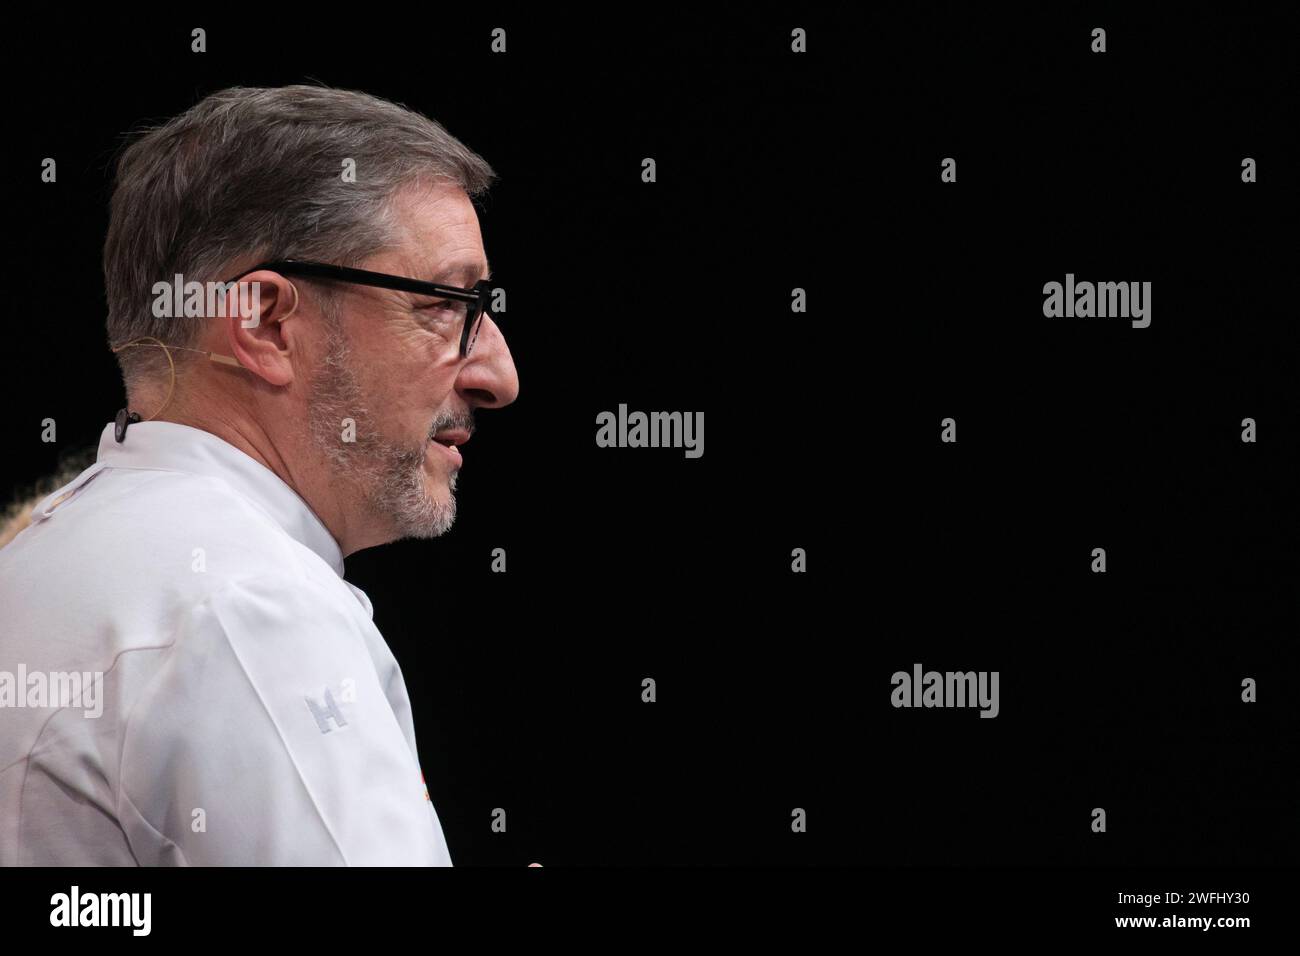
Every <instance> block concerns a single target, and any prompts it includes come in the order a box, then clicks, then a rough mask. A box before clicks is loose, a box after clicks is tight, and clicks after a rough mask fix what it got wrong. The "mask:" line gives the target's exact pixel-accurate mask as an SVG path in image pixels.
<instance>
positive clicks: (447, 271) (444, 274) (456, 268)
mask: <svg viewBox="0 0 1300 956" xmlns="http://www.w3.org/2000/svg"><path fill="white" fill-rule="evenodd" d="M483 270H486V271H485V272H484V275H483V278H484V279H491V278H492V263H490V262H488V260H487V257H486V256H485V257H484V258H483V261H482V262H481V263H480V262H453V263H451V264H449V265H445V266H443V267H442V268H441V269H439V270H438V271H437V272H435V273H434V275H433V278H432V279H431V280H429V281H431V282H438V283H441V284H444V285H445V284H447V280H448V279H456V278H459V277H462V276H463V277H465V279H469V278H473V277H474V276H476V275H478V274H479V272H480V271H483ZM462 281H463V280H462ZM468 287H469V283H466V284H465V286H464V288H468Z"/></svg>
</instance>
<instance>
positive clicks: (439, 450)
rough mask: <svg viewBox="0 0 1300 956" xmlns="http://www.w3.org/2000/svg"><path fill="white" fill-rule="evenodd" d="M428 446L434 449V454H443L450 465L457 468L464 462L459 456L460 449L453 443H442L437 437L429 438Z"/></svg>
mask: <svg viewBox="0 0 1300 956" xmlns="http://www.w3.org/2000/svg"><path fill="white" fill-rule="evenodd" d="M429 447H430V448H432V449H433V450H434V454H436V455H442V456H444V457H445V458H446V459H447V461H449V462H450V463H451V464H452V465H454V466H456V467H457V468H459V467H460V466H461V465H463V464H464V463H465V461H464V459H463V458H461V456H460V449H459V448H457V447H456V446H455V445H454V444H450V443H444V442H443V441H441V440H439V439H437V438H430V439H429Z"/></svg>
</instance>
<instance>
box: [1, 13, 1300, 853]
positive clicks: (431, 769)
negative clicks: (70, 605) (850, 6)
mask: <svg viewBox="0 0 1300 956" xmlns="http://www.w3.org/2000/svg"><path fill="white" fill-rule="evenodd" d="M1052 7H1053V9H1052V12H1051V13H1050V14H1048V13H1046V12H1042V13H1039V14H1036V15H1033V16H1029V17H1026V16H1025V15H1023V14H1022V13H1019V12H1017V13H1016V14H1015V15H1011V14H1010V13H1005V14H999V13H992V12H989V11H975V12H972V11H969V10H968V9H967V8H966V5H951V6H948V5H932V6H929V7H926V8H924V9H923V10H918V11H917V12H916V13H913V14H895V13H887V14H886V13H882V12H872V13H870V14H861V13H850V12H849V11H848V10H847V9H840V10H838V11H836V10H827V11H809V10H808V9H807V8H805V7H804V6H803V5H785V6H775V7H766V8H764V7H750V6H749V5H743V6H735V7H733V8H732V9H731V10H730V11H729V12H726V13H721V12H720V13H716V14H702V13H700V12H699V11H692V12H691V13H690V14H689V15H687V14H686V13H684V12H677V13H658V12H656V11H655V10H650V9H644V8H635V10H630V11H629V12H628V14H627V18H622V17H615V16H613V15H611V17H610V18H609V19H586V18H584V17H581V16H579V15H577V14H563V13H562V14H548V15H546V16H543V15H541V14H540V13H539V12H535V13H533V14H532V15H528V16H523V15H519V14H507V13H505V12H497V11H495V10H486V11H485V12H482V13H481V14H476V15H474V16H470V17H457V16H455V15H447V14H444V13H442V12H441V11H439V12H438V13H436V14H435V13H433V12H432V11H431V10H430V9H428V8H420V9H421V10H422V11H423V12H420V13H412V14H410V15H400V16H399V15H385V16H383V17H379V18H378V19H379V20H381V21H382V22H371V23H359V22H357V18H352V17H332V16H329V15H325V14H319V15H316V16H314V17H310V18H306V17H299V16H293V17H290V16H287V15H286V16H283V17H277V16H276V15H274V14H268V13H263V12H258V13H256V14H255V15H254V14H239V15H237V14H236V13H234V12H233V11H227V12H225V13H222V14H220V15H216V14H213V15H188V14H185V15H182V14H170V15H166V16H162V17H148V18H143V17H142V18H140V19H139V20H136V19H131V20H130V22H127V21H126V20H121V21H118V22H116V23H113V22H108V21H105V22H103V23H87V22H86V21H80V22H78V23H76V24H73V23H62V22H59V21H57V20H53V19H51V20H49V21H47V22H44V23H42V24H39V25H28V26H25V27H22V28H19V29H15V30H14V31H12V32H10V34H9V35H8V36H7V38H6V40H5V45H6V47H7V49H6V52H5V58H6V62H7V64H8V67H9V69H10V70H11V71H15V76H20V77H26V78H27V80H26V82H25V83H24V84H22V85H19V86H12V87H11V91H12V92H11V97H10V103H9V106H10V109H11V116H10V123H11V127H10V128H11V134H10V135H11V138H10V148H9V149H7V150H6V151H5V152H6V160H5V162H6V165H11V168H9V169H8V173H9V175H8V176H7V182H8V185H9V190H8V195H7V199H8V201H9V216H10V219H9V221H10V229H8V230H6V234H7V235H6V252H5V262H6V274H7V279H8V282H7V285H8V289H9V292H10V299H9V305H10V312H9V316H8V322H7V333H8V336H7V348H8V362H7V367H8V369H9V373H10V374H9V375H7V376H6V377H5V379H4V384H3V386H0V387H2V388H3V392H4V400H5V407H6V408H7V409H8V411H9V416H10V422H11V429H10V433H9V434H10V439H9V441H8V442H6V450H5V454H6V459H5V464H4V481H3V486H4V490H6V491H8V490H11V489H12V490H15V491H21V490H22V489H23V488H24V487H25V486H27V485H29V484H30V483H31V482H32V481H34V480H36V479H37V478H39V477H40V476H41V475H43V474H47V473H49V472H50V471H52V470H53V469H54V468H55V466H56V464H57V463H58V459H59V458H60V456H63V455H67V454H69V453H70V452H73V451H75V450H77V449H79V448H84V447H85V446H87V445H92V444H94V443H95V442H96V441H97V439H98V435H99V432H100V430H101V429H102V427H103V426H104V424H105V423H106V422H108V421H109V420H110V419H111V417H112V415H113V414H114V413H115V412H116V410H117V408H118V407H120V405H121V404H122V393H121V386H120V381H119V379H118V375H117V371H116V366H115V363H114V362H113V359H112V357H111V355H110V354H109V352H108V350H107V348H106V344H105V336H104V328H103V317H104V310H105V307H104V302H103V288H102V279H101V274H100V271H99V270H100V254H101V251H102V242H103V236H104V231H105V228H106V216H107V199H108V195H109V189H110V173H111V162H112V157H113V155H114V151H115V149H116V148H117V146H118V144H119V143H120V141H121V140H120V136H121V134H122V133H123V132H124V131H126V130H128V129H129V128H131V127H132V126H134V125H136V124H138V123H140V122H142V121H146V120H153V121H162V120H164V119H166V118H167V117H170V116H172V115H174V114H176V113H178V112H180V111H181V110H183V109H185V108H187V107H189V106H190V105H192V104H193V103H194V102H196V101H197V99H199V98H201V97H202V96H203V95H206V94H207V93H209V92H212V91H214V90H217V89H220V88H223V87H226V86H230V85H244V86H262V85H281V84H286V83H292V82H302V81H305V80H314V81H319V82H324V83H327V84H329V85H332V86H339V87H346V88H353V89H361V90H365V91H366V92H369V93H373V94H377V95H380V96H385V97H387V98H390V99H393V100H396V101H398V102H402V103H405V104H406V105H408V106H410V107H411V108H413V109H416V110H419V111H421V112H424V113H426V114H428V115H430V116H432V117H434V118H435V119H437V120H438V121H439V122H441V123H443V124H444V125H445V126H446V127H447V128H448V129H449V130H450V131H451V132H452V133H453V134H454V135H456V136H457V137H459V138H461V139H462V140H464V141H465V142H466V144H467V145H469V146H470V147H471V148H472V149H474V150H475V151H477V152H479V153H480V154H482V155H483V156H484V157H485V158H486V159H487V160H488V161H489V162H490V163H491V164H492V165H493V166H494V167H495V168H496V170H497V172H498V173H499V174H500V176H501V179H500V181H499V183H498V184H497V185H496V186H495V187H494V189H493V190H492V193H491V194H490V197H489V198H488V199H487V200H486V202H485V205H484V209H483V215H482V226H483V232H484V240H485V245H486V249H487V252H488V255H489V258H490V259H491V262H492V266H493V271H494V275H495V276H496V278H497V281H498V284H500V285H501V286H503V287H505V288H506V289H507V290H508V295H509V311H508V313H507V314H506V315H505V316H504V317H502V318H501V320H500V322H499V324H500V326H501V328H502V330H503V332H504V334H505V335H506V337H507V341H508V343H509V345H510V348H511V350H512V353H513V355H514V359H515V363H516V366H517V369H518V372H519V377H520V385H521V390H520V395H519V399H518V401H517V402H516V403H515V404H514V405H513V406H511V407H509V408H507V409H504V410H501V411H496V412H482V413H480V414H479V415H478V416H477V418H476V423H477V425H478V431H477V433H476V435H475V438H474V442H473V444H472V445H471V446H470V447H469V449H468V450H467V454H466V464H465V467H464V470H463V471H462V474H461V479H460V484H459V490H458V492H457V497H458V502H459V517H458V519H457V522H456V525H455V527H454V528H453V530H452V531H451V532H450V533H449V534H448V535H446V536H445V537H444V538H442V539H439V540H437V541H434V542H428V541H420V542H417V541H408V542H400V543H396V544H393V545H389V546H386V547H383V548H378V549H373V550H370V551H366V552H360V553H358V554H355V555H353V556H351V557H350V558H349V559H348V561H347V577H348V579H349V580H351V581H352V582H353V583H355V584H357V585H358V586H359V587H361V588H363V589H364V590H365V591H366V592H367V593H368V594H369V596H370V597H371V599H372V601H373V603H374V605H375V620H376V623H377V624H378V626H379V628H380V630H381V631H382V632H383V634H384V635H385V637H386V638H387V640H388V641H389V643H390V645H391V646H392V648H393V650H394V653H395V654H396V656H397V658H398V660H399V662H400V663H401V666H402V669H403V672H404V674H405V678H406V683H407V687H408V690H409V693H410V696H411V698H412V701H413V704H414V706H415V710H416V733H417V738H418V741H419V746H420V755H421V763H422V767H423V770H424V773H425V776H426V779H427V781H428V786H429V790H430V793H431V795H432V798H433V801H434V805H435V806H436V807H437V809H438V813H439V816H440V818H441V820H442V824H443V828H444V831H445V833H446V836H447V840H448V844H449V847H450V849H451V853H452V858H453V861H454V862H455V863H456V864H457V865H458V866H464V865H493V864H500V865H507V866H522V865H523V864H525V863H528V862H532V861H534V860H539V861H541V862H543V863H544V864H546V865H547V866H548V867H551V866H563V865H566V864H573V865H608V864H796V865H802V864H872V865H896V864H958V865H984V864H1001V863H1008V864H1027V865H1043V866H1046V865H1061V864H1069V865H1074V864H1079V865H1112V866H1113V865H1126V864H1153V865H1154V864H1159V865H1191V864H1198V865H1221V864H1230V865H1240V864H1283V863H1285V864H1293V863H1294V862H1295V860H1296V859H1297V850H1300V823H1297V808H1298V807H1300V784H1298V783H1297V775H1296V773H1295V767H1296V760H1297V756H1300V755H1298V754H1297V747H1296V730H1297V724H1296V700H1295V696H1296V675H1297V666H1296V665H1297V653H1296V650H1295V642H1296V637H1297V634H1298V633H1300V628H1298V627H1297V625H1298V624H1300V614H1298V613H1297V599H1296V582H1297V571H1300V561H1298V560H1297V552H1298V546H1297V541H1298V540H1300V539H1298V538H1297V532H1300V520H1297V506H1296V502H1295V497H1296V495H1295V491H1296V487H1297V480H1296V479H1297V472H1298V471H1300V469H1297V445H1298V435H1300V432H1298V425H1300V422H1298V421H1297V417H1298V415H1297V413H1298V412H1300V402H1298V401H1297V395H1296V358H1297V355H1298V354H1300V351H1298V349H1297V346H1300V342H1298V341H1297V332H1296V324H1295V320H1296V312H1295V303H1296V300H1295V294H1294V282H1295V269H1294V263H1295V239H1294V227H1295V222H1296V216H1295V213H1296V207H1295V176H1296V153H1295V145H1294V140H1293V139H1291V138H1290V136H1289V134H1290V133H1291V132H1292V130H1293V128H1294V123H1295V115H1296V113H1295V102H1296V100H1295V93H1296V86H1295V62H1296V57H1295V31H1294V29H1293V26H1292V25H1291V24H1288V23H1286V22H1285V21H1284V20H1283V19H1282V18H1281V17H1280V16H1279V15H1277V14H1274V13H1267V14H1263V13H1257V14H1239V13H1232V14H1229V13H1226V12H1223V11H1210V10H1209V9H1208V8H1201V7H1197V6H1194V5H1193V6H1183V5H1180V6H1179V7H1177V8H1176V9H1172V8H1171V10H1170V13H1169V14H1168V15H1167V16H1157V15H1154V14H1153V15H1151V16H1150V17H1149V18H1147V19H1145V20H1142V19H1135V18H1134V17H1133V16H1132V15H1131V14H1130V15H1120V14H1118V13H1113V12H1110V11H1108V9H1107V8H1099V7H1097V6H1095V5H1092V4H1086V5H1085V4H1064V5H1052ZM308 20H310V22H307V21H308ZM194 26H203V27H205V28H206V29H207V36H208V52H207V53H206V54H193V53H190V52H189V43H190V41H189V31H190V29H191V28H192V27H194ZM495 26H504V27H505V28H506V29H507V34H508V51H509V52H508V53H507V54H505V55H493V54H492V53H490V52H489V32H490V30H491V29H492V28H493V27H495ZM795 26H802V27H804V28H806V29H807V31H808V47H809V52H808V53H807V54H805V55H795V54H792V53H791V52H790V51H789V42H790V41H789V33H790V30H791V28H793V27H795ZM1094 26H1102V27H1105V28H1106V29H1107V33H1108V37H1107V41H1108V51H1107V52H1106V53H1105V54H1101V55H1097V54H1093V53H1091V52H1090V50H1089V46H1090V42H1091V38H1090V33H1091V30H1092V28H1093V27H1094ZM46 156H53V157H55V158H56V159H57V160H58V164H59V165H58V173H59V176H58V183H57V184H56V185H48V184H44V183H42V182H40V177H39V172H40V162H41V160H42V159H43V158H44V157H46ZM646 156H652V157H654V158H655V159H656V162H657V166H658V182H657V183H654V184H645V183H642V182H641V181H640V168H641V167H640V163H641V160H642V158H643V157H646ZM948 156H951V157H955V158H956V159H957V161H958V181H957V183H955V184H943V183H941V182H940V181H939V164H940V161H941V159H943V158H944V157H948ZM1246 156H1250V157H1253V158H1255V159H1256V161H1257V162H1258V177H1259V182H1257V183H1255V184H1252V185H1246V184H1243V183H1242V182H1241V178H1240V173H1241V160H1242V158H1243V157H1246ZM1284 226H1289V228H1284ZM1067 272H1073V273H1074V274H1075V275H1076V278H1077V279H1078V280H1080V281H1082V280H1089V281H1142V280H1148V281H1151V282H1152V285H1153V290H1152V324H1151V326H1150V327H1149V328H1147V329H1133V328H1131V327H1130V324H1129V322H1127V321H1125V320H1098V319H1093V320H1078V319H1061V320H1049V319H1045V318H1044V317H1043V315H1042V286H1043V284H1044V283H1045V282H1048V281H1057V282H1063V281H1064V277H1065V274H1066V273H1067ZM795 287H801V288H804V289H806V290H807V294H808V303H809V310H808V312H807V314H793V313H791V311H790V305H789V303H790V294H791V289H793V288H795ZM575 288H577V289H580V290H581V294H580V295H573V294H572V291H571V290H573V289H575ZM566 290H568V294H565V293H566ZM620 403H626V404H627V405H628V407H629V408H630V409H634V410H642V411H660V410H663V411H684V412H685V411H689V412H694V411H703V412H704V413H705V419H706V428H705V454H704V456H703V457H702V458H700V459H687V458H685V456H684V455H683V453H682V452H681V450H670V449H600V448H597V447H596V445H595V442H594V432H595V418H596V415H597V414H598V413H599V412H601V411H606V410H609V411H616V410H617V408H618V406H619V404H620ZM948 416H951V417H954V418H955V419H956V420H957V423H958V426H957V428H958V439H959V440H958V442H957V443H956V444H955V445H954V444H943V443H941V442H940V440H939V434H940V421H941V420H942V419H943V418H945V417H948ZM46 417H49V418H54V419H55V420H56V421H57V423H58V435H59V441H58V442H57V444H54V445H50V444H43V443H42V442H41V441H40V432H41V424H40V423H41V420H42V419H44V418H46ZM1245 417H1251V418H1254V419H1255V420H1256V421H1257V422H1258V433H1259V440H1258V442H1257V443H1255V444H1244V443H1242V442H1241V441H1240V432H1241V424H1240V423H1241V419H1242V418H1245ZM497 547H501V548H505V549H506V551H507V554H508V568H509V570H508V572H507V573H506V574H493V573H491V571H490V560H491V551H492V549H493V548H497ZM796 547H798V548H805V549H806V550H807V553H808V570H807V573H805V574H793V573H791V571H790V560H791V558H790V554H791V549H793V548H796ZM1094 547H1104V548H1106V551H1107V558H1108V571H1107V573H1106V574H1104V575H1096V574H1093V573H1091V571H1090V564H1091V551H1092V549H1093V548H1094ZM915 662H921V663H922V664H923V665H924V666H925V668H926V669H937V670H967V669H974V670H997V671H999V672H1000V674H1001V688H1000V690H1001V713H1000V715H999V716H998V717H997V719H995V720H981V719H978V717H977V712H976V711H975V710H967V711H958V710H896V709H894V708H892V707H891V706H890V704H889V693H890V690H891V687H890V675H891V674H892V673H893V672H894V671H897V670H907V671H910V669H911V666H912V664H913V663H915ZM646 677H652V678H654V680H655V681H656V682H657V687H658V701H657V702H656V703H654V704H647V703H643V702H642V701H641V699H640V692H641V681H642V679H643V678H646ZM1244 677H1253V678H1255V679H1256V680H1257V681H1258V685H1259V701H1258V703H1255V704H1244V703H1242V701H1241V699H1240V694H1241V681H1242V679H1243V678H1244ZM496 807H502V808H505V809H506V810H507V813H508V832H507V833H505V834H500V833H493V832H492V831H491V829H490V822H491V816H490V814H491V812H492V810H493V808H496ZM795 807H802V808H805V809H806V811H807V814H808V832H807V833H792V832H791V831H790V813H791V810H792V808H795ZM1094 807H1104V808H1105V809H1106V811H1107V815H1108V821H1107V823H1108V829H1107V832H1106V833H1105V834H1095V833H1092V832H1091V829H1090V823H1091V816H1090V814H1091V810H1092V808H1094Z"/></svg>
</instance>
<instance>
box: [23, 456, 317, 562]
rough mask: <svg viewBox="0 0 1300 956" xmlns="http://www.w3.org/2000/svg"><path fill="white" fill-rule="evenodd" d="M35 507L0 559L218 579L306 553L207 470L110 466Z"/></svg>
mask: <svg viewBox="0 0 1300 956" xmlns="http://www.w3.org/2000/svg"><path fill="white" fill-rule="evenodd" d="M73 485H74V486H75V485H76V482H74V483H73ZM53 500H54V501H57V500H58V496H57V495H56V496H54V498H53ZM39 511H40V506H39V505H38V506H37V512H38V514H35V515H33V519H32V522H31V524H30V525H29V527H28V528H26V529H25V530H24V531H23V532H22V533H20V534H19V535H18V536H17V537H15V538H14V540H13V541H12V542H11V543H10V544H9V545H8V546H6V547H5V548H2V549H0V567H6V568H7V569H12V570H14V571H18V570H20V569H22V568H27V569H28V571H29V573H34V572H35V571H37V570H39V572H40V576H41V577H42V578H46V579H48V578H51V577H54V578H67V577H68V576H70V575H74V574H86V573H90V574H96V575H108V576H119V577H121V578H123V579H124V580H125V581H127V582H129V581H130V580H131V578H130V577H129V576H136V579H137V580H139V581H141V582H143V581H149V580H154V581H156V580H158V579H159V578H164V579H165V578H166V577H168V576H173V575H175V576H183V575H185V574H195V575H198V574H210V575H212V576H213V579H218V578H222V577H229V576H234V575H246V574H250V573H257V572H258V571H261V570H272V569H279V570H286V569H292V568H293V567H295V566H296V565H298V564H301V563H305V562H310V561H311V560H312V555H311V553H310V551H309V549H306V548H305V547H304V546H302V545H300V544H299V543H298V542H297V541H295V540H294V539H293V537H292V536H291V535H289V534H288V533H287V532H286V531H285V530H284V529H283V528H282V527H280V525H278V524H277V523H276V522H275V520H274V519H273V518H272V517H271V516H270V515H269V514H267V513H266V512H265V511H264V510H262V509H261V508H260V507H258V505H256V504H255V503H254V502H252V501H250V500H249V499H247V498H245V497H243V496H242V495H240V494H238V493H237V492H236V491H234V490H233V489H232V488H231V487H230V486H229V485H228V484H226V483H225V482H224V481H222V480H221V479H220V478H216V477H210V476H205V475H195V474H188V473H184V472H174V471H156V470H136V469H116V468H107V469H104V470H103V471H102V472H101V473H99V474H97V475H96V476H95V477H94V480H93V481H92V482H88V483H87V484H86V486H85V487H84V489H79V490H78V491H77V492H76V494H75V495H74V496H73V497H71V498H70V499H69V500H67V501H64V502H61V503H59V504H57V505H56V506H54V507H47V508H46V511H48V515H45V516H42V515H40V514H39ZM6 576H8V570H7V571H6Z"/></svg>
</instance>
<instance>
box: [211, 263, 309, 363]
mask: <svg viewBox="0 0 1300 956" xmlns="http://www.w3.org/2000/svg"><path fill="white" fill-rule="evenodd" d="M299 305H300V299H299V295H298V287H297V286H296V285H294V284H293V283H292V282H290V281H289V280H288V279H286V278H285V277H284V276H282V275H280V274H279V273H278V272H271V271H268V270H262V271H259V272H250V273H249V274H248V275H246V276H243V277H242V278H240V279H239V280H238V281H237V282H235V283H234V284H233V285H232V287H231V288H230V290H229V291H228V292H227V293H226V297H225V308H224V310H223V315H222V317H221V319H222V322H223V323H224V327H225V332H226V339H227V341H228V342H229V343H230V352H231V354H232V355H234V357H235V358H236V359H238V360H239V364H240V365H242V366H243V367H244V368H246V369H248V370H249V371H250V372H252V373H253V374H254V375H256V376H258V377H259V378H261V379H263V380H264V381H265V382H267V384H269V385H288V384H289V383H290V382H292V381H293V373H294V369H293V359H294V357H295V354H296V355H301V354H302V349H301V345H300V344H299V342H300V340H299V338H298V334H297V333H298V328H299V327H298V325H297V324H296V323H295V322H292V321H290V320H291V319H297V318H298V317H299V315H300V313H299V311H298V308H299Z"/></svg>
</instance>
